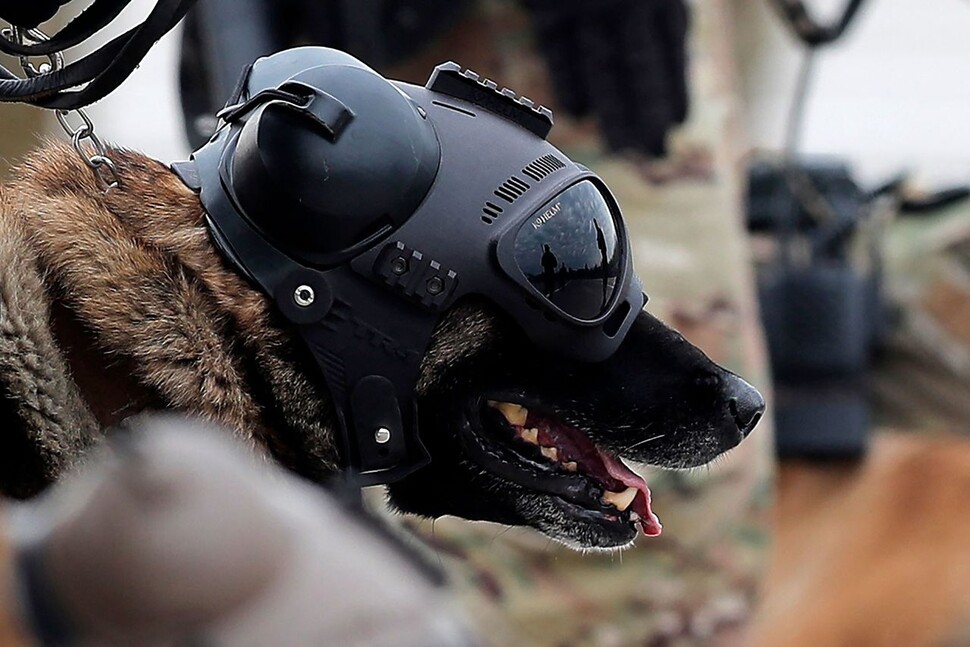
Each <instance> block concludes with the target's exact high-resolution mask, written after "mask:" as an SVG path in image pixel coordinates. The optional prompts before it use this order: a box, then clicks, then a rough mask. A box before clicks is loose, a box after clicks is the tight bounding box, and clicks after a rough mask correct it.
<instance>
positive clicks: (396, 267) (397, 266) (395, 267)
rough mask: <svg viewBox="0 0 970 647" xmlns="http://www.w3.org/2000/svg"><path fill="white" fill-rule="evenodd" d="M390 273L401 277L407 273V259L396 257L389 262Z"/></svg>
mask: <svg viewBox="0 0 970 647" xmlns="http://www.w3.org/2000/svg"><path fill="white" fill-rule="evenodd" d="M391 271H392V272H394V273H395V274H397V275H398V276H401V275H402V274H404V273H405V272H407V271H408V259H406V258H404V257H403V256H398V257H397V258H395V259H394V260H393V261H391Z"/></svg>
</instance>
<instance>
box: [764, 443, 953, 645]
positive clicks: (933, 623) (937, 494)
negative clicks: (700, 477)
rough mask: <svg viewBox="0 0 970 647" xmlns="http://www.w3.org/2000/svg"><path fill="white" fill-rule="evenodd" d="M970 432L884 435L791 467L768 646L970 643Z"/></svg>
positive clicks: (782, 504)
mask: <svg viewBox="0 0 970 647" xmlns="http://www.w3.org/2000/svg"><path fill="white" fill-rule="evenodd" d="M968 513H970V443H968V442H967V441H966V440H965V439H962V438H955V437H927V436H923V435H900V434H885V435H881V436H877V437H876V438H875V440H874V443H873V446H872V448H871V451H870V454H869V455H868V456H867V457H866V458H865V459H864V460H863V461H862V462H861V463H860V464H846V465H838V464H833V465H829V466H824V465H818V464H811V463H791V464H786V465H784V466H782V468H781V470H780V478H779V496H778V507H777V510H776V513H775V515H776V516H775V519H776V523H775V550H774V555H773V558H772V561H771V564H770V567H769V572H768V579H767V582H766V583H765V588H764V593H763V597H762V604H761V606H760V609H759V610H758V612H757V614H756V617H755V620H754V627H753V629H754V631H753V641H752V643H751V644H753V645H757V646H758V647H769V646H770V647H776V646H779V647H780V646H786V647H821V646H824V647H863V646H864V647H877V646H883V645H884V646H886V647H890V646H892V647H896V646H901V645H913V646H917V645H918V646H924V645H925V646H930V645H943V646H947V647H951V646H952V647H956V646H957V645H968V644H970V514H968Z"/></svg>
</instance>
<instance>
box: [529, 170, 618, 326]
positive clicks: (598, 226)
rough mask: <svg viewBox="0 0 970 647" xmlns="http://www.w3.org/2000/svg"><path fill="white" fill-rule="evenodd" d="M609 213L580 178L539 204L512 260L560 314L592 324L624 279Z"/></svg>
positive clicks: (599, 196)
mask: <svg viewBox="0 0 970 647" xmlns="http://www.w3.org/2000/svg"><path fill="white" fill-rule="evenodd" d="M617 231H618V227H617V224H616V221H615V219H614V215H613V210H612V209H611V208H610V205H609V203H608V202H607V201H606V198H605V197H604V196H603V194H602V192H601V191H600V190H599V188H597V186H596V185H595V184H593V182H591V181H589V180H583V181H582V182H578V183H577V184H574V185H573V186H571V187H569V188H568V189H566V190H565V191H563V192H562V193H560V194H559V195H557V196H556V197H555V198H553V199H552V200H550V201H549V202H547V203H546V204H544V205H542V206H541V207H539V209H537V210H536V211H535V213H533V214H532V215H531V216H530V217H529V219H528V220H527V221H526V222H525V224H523V225H522V227H521V228H520V229H519V231H518V233H517V234H516V237H515V261H516V263H517V264H518V266H519V269H520V270H521V271H522V273H523V274H524V275H525V277H526V279H527V280H528V281H529V283H531V284H532V286H533V287H534V288H535V289H536V290H538V291H539V292H540V293H541V294H542V295H544V296H545V298H546V299H548V300H549V301H550V302H552V303H553V304H554V305H555V306H557V307H558V308H559V309H561V310H562V311H564V312H566V313H567V314H569V315H572V316H573V317H576V318H577V319H583V320H593V319H596V318H598V317H600V316H601V315H602V314H604V313H605V312H606V311H607V309H608V307H609V306H610V304H611V302H612V299H613V293H614V292H615V290H616V287H617V285H618V284H619V283H620V279H621V277H622V275H623V245H622V243H621V241H620V239H619V236H618V233H617Z"/></svg>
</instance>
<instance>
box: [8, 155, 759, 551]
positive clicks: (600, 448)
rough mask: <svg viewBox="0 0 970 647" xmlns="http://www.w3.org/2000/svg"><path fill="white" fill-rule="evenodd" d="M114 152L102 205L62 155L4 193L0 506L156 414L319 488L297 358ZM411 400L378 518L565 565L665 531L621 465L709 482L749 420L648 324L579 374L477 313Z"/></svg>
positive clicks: (441, 332) (164, 172)
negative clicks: (491, 529)
mask: <svg viewBox="0 0 970 647" xmlns="http://www.w3.org/2000/svg"><path fill="white" fill-rule="evenodd" d="M109 154H110V157H111V159H112V160H113V161H114V163H115V165H116V166H117V169H118V174H119V177H120V180H121V186H120V188H118V189H113V190H110V191H107V192H105V191H103V190H102V188H101V187H100V186H99V185H98V184H97V182H96V180H95V178H94V177H93V175H92V174H91V172H90V170H89V169H88V168H87V166H85V164H84V162H83V161H82V160H81V159H80V158H79V157H78V156H77V155H76V153H75V151H73V150H72V149H71V148H70V147H68V146H65V145H63V144H49V145H47V146H46V147H44V148H43V149H42V150H40V151H39V152H37V153H35V154H34V155H32V156H31V157H30V158H28V159H27V160H26V161H25V162H24V163H23V165H21V166H20V167H19V169H18V170H16V171H15V172H14V174H13V179H12V181H10V182H9V183H8V184H7V185H6V186H4V187H3V188H2V189H0V267H2V268H3V269H2V270H0V295H2V302H0V393H2V399H0V429H2V430H3V431H2V432H0V491H2V493H4V494H6V495H8V496H17V497H28V496H31V495H33V494H35V493H36V492H38V491H40V490H41V489H43V487H45V486H46V485H47V484H48V483H50V482H51V481H53V480H55V479H57V478H58V476H59V475H60V474H62V473H63V472H64V471H65V470H67V469H70V468H71V467H72V466H73V465H74V464H76V463H77V462H78V461H79V460H81V458H82V457H83V455H84V452H85V449H86V448H87V447H89V446H90V445H92V444H94V443H96V442H97V441H98V439H99V437H100V435H101V431H100V430H101V429H104V428H107V427H111V426H113V425H117V424H118V423H119V422H121V421H123V420H124V419H125V418H127V417H129V416H132V415H135V414H137V413H139V412H142V411H147V410H153V409H174V410H180V411H185V412H189V413H191V414H194V415H197V416H200V417H202V418H204V419H207V420H211V421H214V422H218V423H221V424H223V425H225V426H227V427H228V428H230V429H232V430H233V431H234V433H235V434H237V435H238V436H239V437H240V438H243V439H244V440H246V441H247V442H248V443H250V444H251V445H252V446H253V447H255V448H258V449H259V450H260V451H263V452H264V453H265V454H266V455H268V456H271V457H273V458H274V459H276V460H277V461H279V462H280V463H282V464H283V465H284V466H286V467H287V468H289V469H290V470H292V471H294V472H296V473H298V474H300V475H302V476H304V477H306V478H308V479H311V480H313V481H318V482H324V481H327V480H328V479H329V478H331V477H332V476H333V475H334V474H335V472H336V471H337V470H338V466H339V464H340V462H339V455H338V450H337V442H336V440H335V438H336V433H337V431H336V416H335V413H334V410H333V407H332V405H331V402H330V400H329V397H328V394H327V391H326V388H325V387H324V385H323V380H322V378H321V377H320V376H319V375H318V373H317V368H316V366H315V365H314V364H313V361H312V359H311V358H310V356H309V354H308V353H306V352H304V351H303V349H302V348H301V347H300V345H299V343H298V341H297V339H296V336H295V335H293V334H291V332H290V331H289V330H288V329H287V327H286V325H285V324H284V322H282V321H281V319H280V318H279V317H278V316H277V315H276V314H275V313H274V310H273V308H272V307H271V304H270V303H269V302H268V300H267V299H266V298H264V297H263V296H262V295H261V294H260V293H259V292H258V291H257V290H256V289H255V288H253V287H252V286H250V285H249V284H248V283H247V282H246V280H245V279H244V278H243V277H241V276H240V275H239V274H237V273H236V272H234V271H233V270H231V269H230V268H229V267H228V266H227V265H226V264H225V263H224V262H223V260H222V258H221V257H220V256H219V254H218V252H217V251H216V249H215V248H214V246H213V244H212V242H211V240H210V238H209V234H208V230H207V229H206V226H205V223H204V214H203V210H202V207H201V205H200V203H199V200H198V198H197V196H196V194H195V193H193V192H192V191H191V190H189V189H188V188H186V187H185V186H184V185H183V184H182V183H181V181H180V180H179V179H178V178H177V177H176V176H175V175H174V174H173V173H172V172H171V171H170V170H169V169H168V168H167V167H166V166H164V165H163V164H161V163H159V162H157V161H154V160H151V159H149V158H147V157H145V156H143V155H140V154H137V153H133V152H129V151H124V150H118V149H112V150H111V151H110V153H109ZM417 401H418V412H419V421H420V429H421V435H422V439H423V441H424V442H425V444H426V445H427V447H428V449H429V451H430V453H431V456H432V462H431V464H430V465H429V466H427V467H425V468H423V469H421V470H419V471H418V472H416V473H415V474H413V475H411V476H409V477H407V478H405V479H404V480H402V481H400V482H398V483H394V484H392V485H391V486H389V493H390V501H391V503H392V504H393V505H394V506H396V507H397V508H399V509H400V510H402V511H405V512H410V513H414V514H418V515H425V516H431V517H436V516H441V515H455V516H459V517H464V518H467V519H474V520H488V521H495V522H500V523H503V524H510V525H525V526H531V527H533V528H535V529H537V530H539V531H541V532H543V533H545V534H546V535H548V536H549V537H551V538H553V539H555V540H558V541H560V542H563V543H566V544H568V545H570V546H572V547H575V548H581V549H591V548H592V549H595V548H601V549H606V548H613V547H618V546H625V545H627V544H629V543H630V542H631V541H632V540H633V539H634V537H635V536H636V534H637V526H638V525H640V526H642V527H643V528H644V529H645V530H653V531H655V532H659V526H656V525H655V524H654V523H653V520H652V519H651V518H649V517H650V516H651V515H652V513H651V512H650V510H649V490H648V489H647V488H646V485H645V484H644V483H643V481H642V479H640V478H639V477H638V476H636V474H635V473H634V472H632V471H631V470H630V469H629V468H628V467H626V466H625V465H624V463H623V462H622V461H632V462H637V463H645V464H649V465H655V466H660V467H664V468H674V469H678V468H690V467H695V466H699V465H703V464H705V463H708V462H709V461H711V460H713V459H715V458H716V457H718V456H719V455H721V454H722V453H724V452H726V451H728V450H730V449H731V448H733V447H735V446H736V445H737V444H738V443H740V442H741V441H742V440H743V439H744V438H745V437H746V436H747V435H748V434H749V433H750V432H751V431H752V429H753V428H754V427H755V425H756V424H757V422H758V420H759V418H760V416H761V414H762V412H763V410H764V400H763V399H762V397H761V395H760V394H759V393H758V392H757V391H756V390H755V389H754V388H753V387H752V386H751V385H749V384H748V383H747V382H745V381H744V380H742V379H741V378H740V377H738V376H737V375H735V374H733V373H731V372H729V371H727V370H725V369H724V368H722V367H720V366H718V365H716V364H715V363H714V362H712V361H711V360H710V359H709V358H708V357H707V356H706V355H704V354H703V353H702V352H701V351H700V350H699V349H698V348H696V347H695V346H693V345H692V344H690V343H689V342H688V341H687V340H685V339H684V338H683V337H682V336H681V335H680V334H679V333H677V332H676V331H675V330H673V329H671V328H669V327H668V326H666V325H665V324H664V323H662V322H661V321H659V320H658V319H656V318H655V317H653V316H652V315H650V314H649V312H647V311H643V312H641V313H640V314H639V316H638V318H637V320H636V322H635V324H634V325H633V327H632V329H631V330H630V332H629V334H628V335H627V336H626V337H625V339H624V341H623V343H622V345H621V346H620V348H619V350H618V351H617V352H616V353H615V354H614V355H613V356H611V357H610V358H609V359H608V360H606V361H604V362H601V363H596V364H586V363H580V362H575V361H568V360H564V359H562V358H559V357H554V356H551V355H549V354H546V353H544V352H542V351H540V350H538V349H537V348H535V346H534V345H533V344H531V343H530V342H529V341H528V339H527V338H526V336H525V335H524V333H523V332H522V331H521V330H520V329H519V328H518V326H517V325H516V323H515V322H514V321H512V320H510V318H509V317H508V316H506V315H505V314H504V313H503V312H502V311H500V310H499V309H498V308H496V307H494V306H492V305H491V304H490V303H488V302H487V301H486V300H466V301H462V302H459V303H458V304H456V305H455V306H454V307H452V308H451V309H450V310H449V311H448V312H447V313H446V314H445V315H444V316H443V318H442V320H441V321H440V322H439V324H438V327H437V329H436V331H435V333H434V336H433V339H432V342H431V345H430V347H429V349H428V351H427V353H426V355H425V357H424V360H423V364H422V368H421V377H420V381H419V384H418V388H417ZM655 532H653V533H648V534H655Z"/></svg>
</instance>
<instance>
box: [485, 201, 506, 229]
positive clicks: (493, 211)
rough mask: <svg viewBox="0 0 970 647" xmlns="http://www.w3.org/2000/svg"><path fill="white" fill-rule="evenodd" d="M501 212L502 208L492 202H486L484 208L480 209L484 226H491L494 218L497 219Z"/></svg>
mask: <svg viewBox="0 0 970 647" xmlns="http://www.w3.org/2000/svg"><path fill="white" fill-rule="evenodd" d="M502 211H503V209H502V207H500V206H498V205H497V204H495V203H494V202H491V201H489V202H486V203H485V206H484V207H482V222H484V223H485V224H488V225H490V224H492V222H494V221H495V219H496V218H498V217H499V214H501V213H502Z"/></svg>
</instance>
